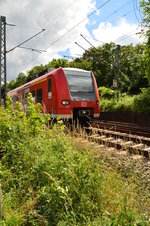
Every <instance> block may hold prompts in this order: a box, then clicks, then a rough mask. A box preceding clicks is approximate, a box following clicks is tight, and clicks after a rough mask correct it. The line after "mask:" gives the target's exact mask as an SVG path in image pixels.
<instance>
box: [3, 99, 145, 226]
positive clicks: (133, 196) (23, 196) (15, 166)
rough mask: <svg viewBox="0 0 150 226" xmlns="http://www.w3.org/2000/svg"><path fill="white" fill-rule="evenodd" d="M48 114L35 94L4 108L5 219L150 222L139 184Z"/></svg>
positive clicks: (28, 222) (68, 222)
mask: <svg viewBox="0 0 150 226" xmlns="http://www.w3.org/2000/svg"><path fill="white" fill-rule="evenodd" d="M48 119H49V117H48V116H43V115H41V114H40V110H39V107H38V106H34V105H33V104H32V102H31V101H30V98H29V103H28V110H27V113H23V112H22V111H21V108H20V106H19V104H17V105H16V107H15V109H13V106H12V103H11V101H10V100H9V104H8V107H7V109H6V110H5V109H2V108H0V147H1V162H0V167H1V169H0V180H1V184H2V191H3V196H2V214H3V219H2V220H1V222H0V224H1V225H14V226H16V225H92V226H93V225H148V216H147V212H146V211H143V210H142V209H141V207H140V202H141V199H140V197H138V193H137V192H136V185H135V184H134V183H133V182H132V181H131V180H130V179H126V178H124V177H122V176H121V174H119V173H118V172H117V171H115V170H113V169H111V168H108V166H107V164H106V163H105V162H104V160H103V159H102V158H99V159H96V158H95V150H94V149H91V148H90V147H89V146H88V147H87V148H85V147H84V146H82V147H81V146H79V144H80V142H79V143H78V142H77V141H76V140H73V139H72V137H71V136H66V133H65V130H64V125H62V126H60V125H58V124H55V125H54V127H53V128H52V129H49V127H48Z"/></svg>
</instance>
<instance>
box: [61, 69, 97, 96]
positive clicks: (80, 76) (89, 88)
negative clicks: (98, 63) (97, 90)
mask: <svg viewBox="0 0 150 226" xmlns="http://www.w3.org/2000/svg"><path fill="white" fill-rule="evenodd" d="M77 72H78V71H77ZM77 72H76V73H75V72H74V71H70V72H69V71H68V72H67V73H65V74H66V78H67V82H68V85H69V90H70V92H71V93H76V92H81V93H93V92H94V85H93V78H92V74H91V72H88V71H87V72H83V71H81V72H78V73H77Z"/></svg>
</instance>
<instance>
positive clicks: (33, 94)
mask: <svg viewBox="0 0 150 226" xmlns="http://www.w3.org/2000/svg"><path fill="white" fill-rule="evenodd" d="M31 93H32V97H33V102H34V103H35V90H33V91H32V92H31Z"/></svg>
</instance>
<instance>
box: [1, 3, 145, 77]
mask: <svg viewBox="0 0 150 226" xmlns="http://www.w3.org/2000/svg"><path fill="white" fill-rule="evenodd" d="M35 2H36V4H35ZM103 4H105V5H104V6H103ZM100 6H101V8H100V9H99V10H97V11H96V12H95V13H93V12H94V11H95V10H96V8H98V7H100ZM92 13H93V14H92ZM91 14H92V15H91ZM0 15H2V16H6V21H7V23H12V24H15V25H16V26H14V27H11V26H7V50H9V49H11V48H12V47H14V46H16V45H18V44H20V43H21V42H23V41H24V40H26V39H28V38H30V37H31V36H33V35H35V34H36V33H38V32H39V31H41V29H43V28H45V29H46V30H45V31H44V32H42V33H41V34H40V35H38V36H37V37H35V38H34V39H32V40H30V41H29V42H27V43H25V44H24V45H22V46H20V47H27V48H32V49H39V50H44V51H43V52H41V53H39V52H35V51H31V50H29V49H28V50H27V49H22V48H16V49H15V50H14V51H11V52H10V53H8V54H7V74H8V81H10V80H12V79H15V78H16V77H17V76H18V74H19V73H20V72H26V71H27V70H30V68H32V67H33V66H35V65H40V64H47V63H48V62H49V61H50V60H52V59H53V58H60V57H62V58H63V57H64V55H65V56H73V57H79V56H80V55H82V54H83V52H84V50H83V49H82V48H80V47H79V46H78V45H76V44H75V42H77V43H78V44H79V45H81V46H82V47H83V48H84V49H88V48H89V47H91V46H90V45H89V44H88V42H86V41H85V40H84V39H83V38H82V37H81V35H80V34H82V35H83V36H84V37H86V38H87V39H88V40H89V41H90V42H91V43H92V45H93V46H95V47H97V46H98V45H101V44H102V43H105V42H111V41H114V42H115V43H116V44H120V45H127V44H130V43H133V44H134V45H135V44H136V43H139V42H142V41H143V39H141V38H140V36H139V35H137V33H138V32H139V31H140V29H141V27H140V22H141V15H140V12H139V0H131V1H129V0H55V1H54V0H36V1H35V0H24V1H21V0H15V1H12V0H0ZM89 15H91V16H89ZM126 34H128V36H127V37H125V35H126ZM96 40H99V42H98V41H96ZM100 41H101V42H100Z"/></svg>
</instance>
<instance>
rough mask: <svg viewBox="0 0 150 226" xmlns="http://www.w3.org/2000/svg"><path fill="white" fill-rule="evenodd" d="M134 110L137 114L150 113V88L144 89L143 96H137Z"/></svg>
mask: <svg viewBox="0 0 150 226" xmlns="http://www.w3.org/2000/svg"><path fill="white" fill-rule="evenodd" d="M133 110H134V111H135V112H141V113H147V114H148V113H150V88H147V89H143V90H142V94H140V95H137V96H135V99H134V103H133Z"/></svg>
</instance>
